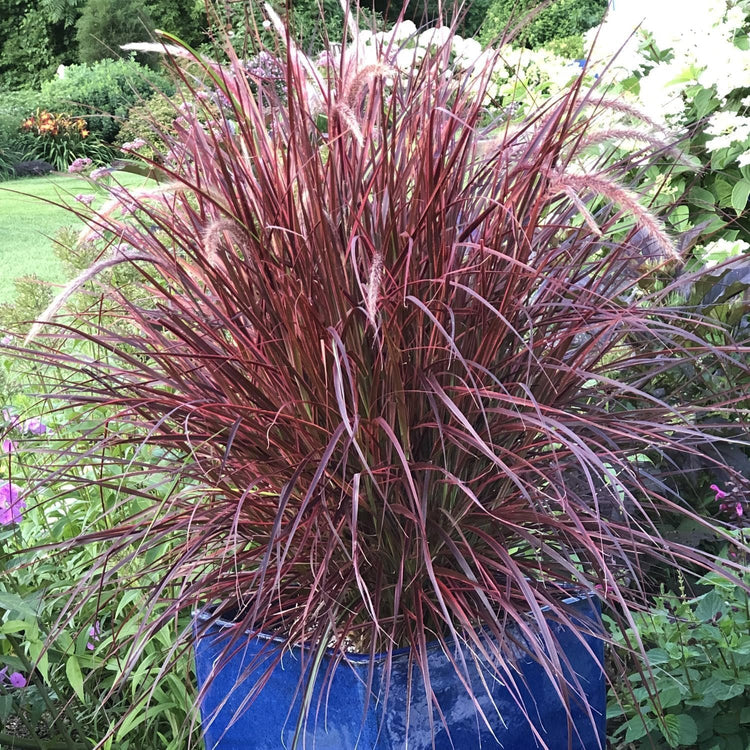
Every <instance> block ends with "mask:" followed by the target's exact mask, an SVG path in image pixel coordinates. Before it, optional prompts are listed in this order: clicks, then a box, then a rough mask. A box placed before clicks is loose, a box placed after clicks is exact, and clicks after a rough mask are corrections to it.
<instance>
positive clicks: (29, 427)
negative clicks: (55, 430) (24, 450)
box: [21, 417, 48, 435]
mask: <svg viewBox="0 0 750 750" xmlns="http://www.w3.org/2000/svg"><path fill="white" fill-rule="evenodd" d="M21 430H22V431H23V432H30V433H31V434H32V435H44V433H45V432H47V430H48V427H47V425H46V424H44V422H42V420H41V419H39V418H38V417H32V418H31V419H27V420H26V421H25V422H24V423H23V424H22V425H21Z"/></svg>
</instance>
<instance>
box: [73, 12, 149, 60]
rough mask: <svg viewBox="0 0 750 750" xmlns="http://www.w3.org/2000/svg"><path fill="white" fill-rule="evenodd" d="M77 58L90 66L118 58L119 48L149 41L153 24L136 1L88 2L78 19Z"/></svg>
mask: <svg viewBox="0 0 750 750" xmlns="http://www.w3.org/2000/svg"><path fill="white" fill-rule="evenodd" d="M76 28H77V33H76V39H77V40H78V58H79V60H80V61H81V62H82V63H93V62H97V61H98V60H104V59H107V58H119V57H120V45H121V44H127V43H128V42H144V41H149V40H150V39H151V38H152V36H153V31H154V23H153V21H152V20H151V17H150V15H149V14H148V12H147V11H146V10H145V9H144V7H143V4H142V3H139V2H138V1H137V0H88V2H87V3H86V5H85V6H84V8H83V12H82V13H81V17H80V18H79V19H78V24H77V27H76Z"/></svg>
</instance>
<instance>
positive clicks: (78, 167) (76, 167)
mask: <svg viewBox="0 0 750 750" xmlns="http://www.w3.org/2000/svg"><path fill="white" fill-rule="evenodd" d="M92 164H93V162H92V161H91V159H89V158H88V157H84V158H82V159H76V160H75V161H74V162H73V163H72V164H71V165H70V166H69V167H68V172H69V173H70V174H75V173H76V172H83V170H84V169H86V168H87V167H90V166H91V165H92Z"/></svg>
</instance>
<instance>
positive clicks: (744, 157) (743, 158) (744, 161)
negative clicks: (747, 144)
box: [737, 150, 750, 167]
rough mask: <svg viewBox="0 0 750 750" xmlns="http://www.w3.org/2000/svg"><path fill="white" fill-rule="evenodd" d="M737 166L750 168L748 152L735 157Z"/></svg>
mask: <svg viewBox="0 0 750 750" xmlns="http://www.w3.org/2000/svg"><path fill="white" fill-rule="evenodd" d="M737 164H739V165H740V166H741V167H747V166H750V150H748V151H745V152H744V153H742V154H740V155H739V156H738V157H737Z"/></svg>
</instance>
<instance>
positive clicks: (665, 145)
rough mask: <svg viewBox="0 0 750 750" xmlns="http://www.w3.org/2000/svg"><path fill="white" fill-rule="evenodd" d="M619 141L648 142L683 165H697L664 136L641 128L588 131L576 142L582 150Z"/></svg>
mask: <svg viewBox="0 0 750 750" xmlns="http://www.w3.org/2000/svg"><path fill="white" fill-rule="evenodd" d="M617 141H635V142H637V143H646V144H648V145H649V146H651V148H653V149H654V151H656V152H658V153H662V154H668V155H669V156H671V157H672V158H673V159H675V161H677V162H678V163H679V164H681V165H682V166H686V167H690V168H691V169H694V168H695V165H694V164H693V163H692V162H690V161H688V160H687V159H686V157H685V153H684V152H683V151H682V150H680V149H679V148H677V147H676V146H675V145H674V144H672V143H669V142H668V141H666V140H664V139H662V138H657V137H656V136H653V135H650V134H649V133H644V132H643V131H641V130H636V129H635V128H609V129H607V130H599V131H594V132H591V133H587V134H586V136H585V137H584V138H582V139H581V140H580V141H578V142H577V143H576V150H577V151H581V150H583V149H585V148H589V147H590V146H598V145H600V144H602V143H610V144H611V145H615V142H617Z"/></svg>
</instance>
